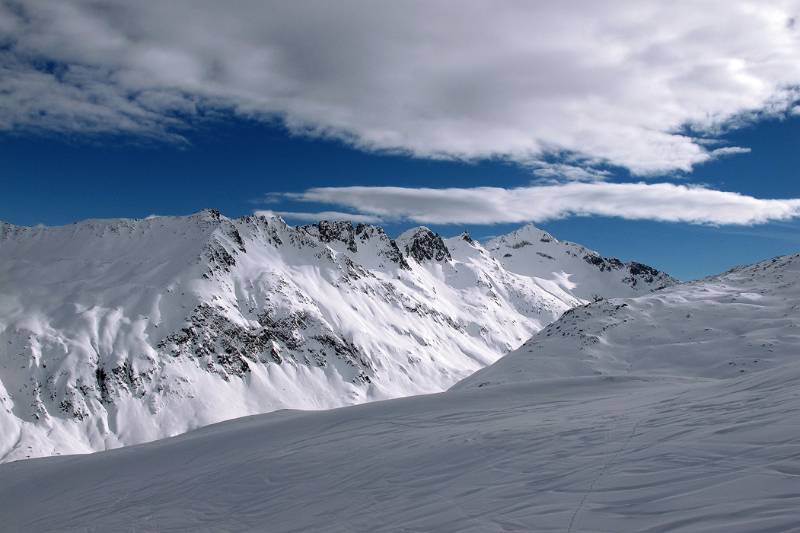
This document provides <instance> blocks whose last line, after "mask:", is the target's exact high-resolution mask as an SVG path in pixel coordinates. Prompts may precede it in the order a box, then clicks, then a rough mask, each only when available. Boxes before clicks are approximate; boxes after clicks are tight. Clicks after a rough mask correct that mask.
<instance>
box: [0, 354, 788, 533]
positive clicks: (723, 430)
mask: <svg viewBox="0 0 800 533" xmlns="http://www.w3.org/2000/svg"><path fill="white" fill-rule="evenodd" d="M677 355H679V354H677ZM798 383H800V367H799V366H798V365H797V364H796V363H794V362H793V363H787V365H785V366H783V367H781V368H779V369H772V370H767V371H763V372H758V373H753V374H749V373H748V374H744V375H741V376H739V375H736V376H734V377H733V378H728V379H722V380H709V379H693V380H688V379H678V378H671V377H662V378H643V377H638V378H631V377H610V376H609V377H586V378H572V379H560V380H550V381H548V380H539V381H536V382H531V383H526V384H521V385H516V386H514V385H511V386H508V385H506V386H496V387H488V388H480V389H471V390H467V391H458V392H456V391H449V392H446V393H443V394H437V395H430V396H419V397H415V398H404V399H399V400H391V401H387V402H377V403H371V404H367V405H360V406H355V407H347V408H343V409H336V410H331V411H323V412H297V411H282V412H277V413H271V414H267V415H259V416H256V417H248V418H242V419H238V420H235V421H230V422H224V423H221V424H217V425H214V426H210V427H206V428H203V429H201V430H198V431H194V432H192V433H189V434H186V435H182V436H180V437H176V438H174V439H168V440H162V441H157V442H154V443H150V444H145V445H140V446H132V447H128V448H123V449H119V450H111V451H108V452H101V453H98V454H92V455H81V456H72V457H51V458H43V459H33V460H29V461H18V462H15V463H10V464H4V465H0V524H2V529H3V530H4V531H8V532H29V531H37V532H49V531H52V532H56V531H58V532H72V531H74V532H84V531H130V532H133V531H136V532H161V531H187V532H188V531H270V532H273V533H284V532H286V533H288V532H301V531H325V532H331V533H338V532H357V533H361V532H363V533H382V532H387V533H388V532H397V531H415V532H416V531H419V532H423V531H424V532H429V531H430V532H433V531H435V532H440V533H451V532H452V533H456V532H458V533H465V532H466V533H505V532H530V531H543V532H545V531H553V532H573V533H575V532H579V531H580V532H598V531H603V532H620V531H652V532H667V531H669V532H685V533H690V532H691V533H693V532H697V531H705V532H719V533H722V532H725V533H727V532H731V531H734V532H756V531H758V532H765V531H766V532H782V531H794V530H796V528H797V523H798V509H800V491H798V490H797V489H798V483H800V449H799V445H798V442H800V395H798V394H797V385H798Z"/></svg>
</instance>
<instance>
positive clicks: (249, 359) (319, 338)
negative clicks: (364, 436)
mask: <svg viewBox="0 0 800 533" xmlns="http://www.w3.org/2000/svg"><path fill="white" fill-rule="evenodd" d="M258 324H259V325H258V326H257V327H246V326H242V325H239V324H235V323H233V322H231V321H230V320H228V319H227V318H226V317H225V315H224V312H223V310H221V309H216V308H214V307H213V306H211V305H207V304H202V305H200V306H198V307H197V308H196V309H195V310H194V312H193V313H192V315H191V316H190V317H189V320H188V322H187V324H186V325H185V326H184V327H183V328H182V329H180V330H179V331H176V332H174V333H172V334H171V335H169V336H167V337H166V338H165V339H164V340H162V341H161V342H160V343H159V345H158V348H159V350H160V351H161V352H162V353H164V354H167V355H169V356H171V357H186V358H190V359H192V358H196V359H199V360H200V361H201V362H202V364H203V365H204V367H205V368H206V370H208V371H209V372H214V373H216V374H218V375H219V376H220V377H222V378H223V379H225V380H228V379H230V378H231V377H233V376H238V377H244V376H246V375H247V374H248V373H249V372H251V370H252V369H251V366H252V365H254V364H256V365H257V364H262V365H263V364H282V363H283V362H284V361H285V359H286V358H287V357H288V358H291V359H293V360H294V361H296V362H298V363H300V364H307V365H315V366H319V367H326V366H327V365H328V364H329V363H330V361H331V358H334V359H337V360H339V361H341V362H342V363H344V364H345V365H347V367H349V368H350V369H351V370H350V372H348V374H350V376H349V377H350V379H351V381H353V382H354V383H369V382H370V380H371V375H373V374H374V368H372V365H371V363H370V362H369V361H368V360H367V359H366V358H365V357H364V356H363V355H362V354H361V352H360V351H359V348H358V347H357V346H355V345H354V344H353V343H351V342H349V341H348V340H346V339H342V338H341V337H339V336H338V335H336V333H334V332H333V331H331V330H330V329H328V328H327V327H325V326H324V325H323V324H322V323H321V322H320V321H319V320H318V319H316V318H314V317H312V316H310V315H309V314H308V313H305V312H296V313H292V314H289V315H287V316H283V317H276V316H274V315H273V314H272V313H271V312H269V311H265V312H263V313H262V314H260V315H258Z"/></svg>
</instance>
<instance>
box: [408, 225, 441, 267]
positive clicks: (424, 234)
mask: <svg viewBox="0 0 800 533" xmlns="http://www.w3.org/2000/svg"><path fill="white" fill-rule="evenodd" d="M397 242H398V244H399V246H400V248H401V249H402V251H403V252H404V253H405V254H406V255H407V256H409V257H413V258H414V259H416V260H417V262H419V263H424V262H425V261H449V260H450V259H452V257H451V255H450V250H448V249H447V245H445V243H444V240H443V239H442V237H441V235H439V234H438V233H435V232H433V231H431V230H430V229H428V228H426V227H425V226H419V227H416V228H411V229H410V230H407V231H405V232H403V233H402V234H401V235H400V236H399V237H398V238H397Z"/></svg>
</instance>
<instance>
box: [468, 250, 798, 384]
mask: <svg viewBox="0 0 800 533" xmlns="http://www.w3.org/2000/svg"><path fill="white" fill-rule="evenodd" d="M799 352H800V255H790V256H783V257H776V258H774V259H771V260H768V261H764V262H761V263H757V264H755V265H751V266H746V267H740V268H737V269H734V270H731V271H730V272H726V273H724V274H722V275H719V276H714V277H710V278H707V279H704V280H701V281H697V282H693V283H685V284H680V285H675V286H673V287H670V288H667V289H664V290H661V291H658V292H654V293H651V294H647V295H643V296H639V297H635V298H615V299H610V300H603V301H599V302H594V303H591V304H588V305H585V306H582V307H578V308H575V309H572V310H570V311H568V312H566V313H565V314H564V315H563V316H562V317H561V318H560V319H559V320H558V321H556V322H554V323H552V324H550V325H548V326H547V327H546V328H545V329H544V330H542V331H540V332H539V333H538V334H537V335H535V336H534V337H532V338H531V339H530V340H529V341H527V342H526V343H525V344H524V345H523V346H521V347H520V348H518V349H517V350H516V351H514V352H512V353H510V354H508V355H507V356H505V357H503V358H502V359H501V360H500V361H498V362H497V363H496V364H494V365H492V366H490V367H488V368H485V369H483V370H481V371H478V372H476V373H475V374H473V375H471V376H470V377H468V378H467V379H465V380H464V381H462V382H461V383H459V384H458V385H456V388H461V389H463V388H469V387H485V386H489V385H496V384H506V383H515V382H528V381H530V380H532V379H542V378H558V377H575V376H592V375H605V374H625V375H676V376H691V377H702V378H729V377H734V376H738V375H741V374H747V373H750V372H754V371H757V370H763V369H766V368H777V367H780V366H781V365H782V364H784V363H787V362H795V361H798V360H800V359H798V353H799Z"/></svg>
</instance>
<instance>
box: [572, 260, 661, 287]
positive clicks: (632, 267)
mask: <svg viewBox="0 0 800 533" xmlns="http://www.w3.org/2000/svg"><path fill="white" fill-rule="evenodd" d="M583 260H584V261H586V262H587V263H589V264H590V265H595V266H596V267H597V268H598V269H600V272H610V271H612V270H622V269H625V268H627V269H628V275H627V276H625V277H624V278H622V281H623V282H625V283H627V284H628V285H630V286H631V287H635V286H636V285H638V284H639V283H640V282H642V283H649V284H653V287H652V290H654V291H655V290H658V289H663V288H664V287H668V286H670V285H673V284H674V283H676V280H675V279H673V278H672V277H670V276H669V275H667V274H665V273H664V272H661V271H660V270H656V269H655V268H653V267H651V266H647V265H645V264H642V263H637V262H635V261H632V262H630V263H623V262H622V261H620V260H619V259H617V258H616V257H602V256H600V255H596V254H586V255H584V256H583Z"/></svg>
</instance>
